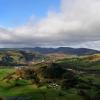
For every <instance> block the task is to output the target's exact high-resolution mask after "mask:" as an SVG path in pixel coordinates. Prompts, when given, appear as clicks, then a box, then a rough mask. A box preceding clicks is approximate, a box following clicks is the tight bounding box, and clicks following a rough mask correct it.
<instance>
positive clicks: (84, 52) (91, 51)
mask: <svg viewBox="0 0 100 100" xmlns="http://www.w3.org/2000/svg"><path fill="white" fill-rule="evenodd" d="M0 50H3V51H4V50H23V51H34V52H39V53H41V54H50V53H63V54H70V55H91V54H96V53H100V51H99V50H94V49H88V48H70V47H59V48H42V47H35V48H13V49H12V48H9V49H8V48H1V49H0Z"/></svg>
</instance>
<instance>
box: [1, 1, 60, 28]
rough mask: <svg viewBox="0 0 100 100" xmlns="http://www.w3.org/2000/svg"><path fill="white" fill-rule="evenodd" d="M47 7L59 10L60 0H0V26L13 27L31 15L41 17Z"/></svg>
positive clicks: (46, 10) (45, 12)
mask: <svg viewBox="0 0 100 100" xmlns="http://www.w3.org/2000/svg"><path fill="white" fill-rule="evenodd" d="M49 9H55V10H56V11H59V9H60V0H0V26H2V27H15V26H16V25H19V24H23V23H25V22H26V21H27V20H28V19H29V18H30V17H31V16H36V17H37V18H39V19H41V18H42V17H44V16H46V14H47V12H48V10H49Z"/></svg>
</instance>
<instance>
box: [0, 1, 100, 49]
mask: <svg viewBox="0 0 100 100" xmlns="http://www.w3.org/2000/svg"><path fill="white" fill-rule="evenodd" d="M0 13H1V14H0V47H1V48H2V47H6V48H7V47H9V48H10V47H11V48H13V47H14V48H15V47H16V48H17V47H61V46H63V47H75V48H93V49H97V50H100V45H99V44H100V0H0Z"/></svg>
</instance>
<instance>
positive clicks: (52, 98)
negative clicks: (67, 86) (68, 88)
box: [0, 69, 83, 100]
mask: <svg viewBox="0 0 100 100" xmlns="http://www.w3.org/2000/svg"><path fill="white" fill-rule="evenodd" d="M13 71H14V69H0V80H1V79H2V78H3V77H5V76H6V75H8V73H12V72H13ZM27 83H28V81H27ZM13 84H14V83H13V82H11V84H9V83H6V82H5V81H0V96H4V97H6V96H7V97H9V96H27V95H28V96H29V95H31V96H30V97H31V99H34V100H44V98H43V94H42V93H43V92H45V93H46V98H47V100H56V99H57V100H67V99H68V100H74V99H75V100H83V99H82V97H80V96H78V95H77V94H76V93H74V92H72V93H70V92H66V94H65V95H64V96H59V93H60V92H61V90H56V89H47V88H46V87H45V86H44V87H41V88H37V86H36V85H32V84H31V85H29V84H26V85H23V86H17V87H13ZM27 100H30V99H28V98H27Z"/></svg>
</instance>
